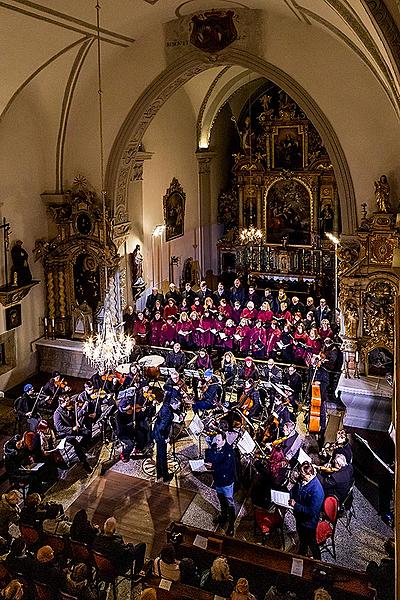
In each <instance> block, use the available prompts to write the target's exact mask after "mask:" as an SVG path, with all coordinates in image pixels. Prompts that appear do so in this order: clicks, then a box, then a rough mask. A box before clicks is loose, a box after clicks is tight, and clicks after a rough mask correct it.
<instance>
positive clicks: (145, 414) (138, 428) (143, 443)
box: [134, 381, 156, 454]
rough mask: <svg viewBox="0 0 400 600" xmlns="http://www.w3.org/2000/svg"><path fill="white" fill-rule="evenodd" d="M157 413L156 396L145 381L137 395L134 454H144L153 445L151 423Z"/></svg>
mask: <svg viewBox="0 0 400 600" xmlns="http://www.w3.org/2000/svg"><path fill="white" fill-rule="evenodd" d="M155 413H156V405H155V395H154V394H153V392H152V391H151V389H150V386H149V383H148V381H144V382H143V385H142V386H141V387H139V389H138V390H137V393H136V412H135V423H134V424H135V449H134V452H136V453H137V454H143V452H144V451H145V449H146V447H147V446H148V445H149V444H150V443H151V421H152V418H153V417H154V415H155Z"/></svg>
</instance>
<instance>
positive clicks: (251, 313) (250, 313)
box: [240, 306, 258, 322]
mask: <svg viewBox="0 0 400 600" xmlns="http://www.w3.org/2000/svg"><path fill="white" fill-rule="evenodd" d="M257 315H258V310H257V309H256V308H253V310H249V309H248V308H247V306H246V307H245V308H244V309H243V310H242V313H241V315H240V317H241V318H242V319H247V320H248V321H252V322H254V321H255V320H256V319H257Z"/></svg>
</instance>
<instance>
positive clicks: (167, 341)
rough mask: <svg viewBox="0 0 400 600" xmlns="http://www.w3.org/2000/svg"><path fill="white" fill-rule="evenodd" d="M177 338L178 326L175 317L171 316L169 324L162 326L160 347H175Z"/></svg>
mask: <svg viewBox="0 0 400 600" xmlns="http://www.w3.org/2000/svg"><path fill="white" fill-rule="evenodd" d="M175 338H176V325H175V323H174V317H173V316H172V315H170V316H169V317H168V319H167V322H166V323H164V324H163V325H162V326H161V336H160V346H165V347H166V348H170V347H171V346H173V345H174V342H175Z"/></svg>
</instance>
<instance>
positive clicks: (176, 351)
mask: <svg viewBox="0 0 400 600" xmlns="http://www.w3.org/2000/svg"><path fill="white" fill-rule="evenodd" d="M185 365H186V354H185V353H184V352H183V350H181V345H180V343H179V342H175V343H174V345H173V348H172V352H168V354H167V358H166V359H165V366H166V367H168V368H169V369H176V370H177V371H178V372H182V371H183V369H184V368H185Z"/></svg>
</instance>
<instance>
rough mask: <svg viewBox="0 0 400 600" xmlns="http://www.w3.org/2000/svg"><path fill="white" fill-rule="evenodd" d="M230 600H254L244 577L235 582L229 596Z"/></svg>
mask: <svg viewBox="0 0 400 600" xmlns="http://www.w3.org/2000/svg"><path fill="white" fill-rule="evenodd" d="M231 600H256V597H255V596H254V594H252V593H251V592H250V589H249V582H248V581H247V579H246V578H245V577H241V578H240V579H238V580H237V583H236V585H235V589H234V590H233V592H232V594H231Z"/></svg>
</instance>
